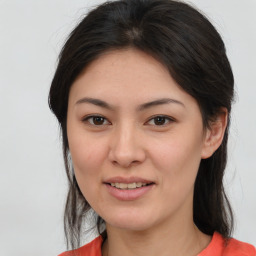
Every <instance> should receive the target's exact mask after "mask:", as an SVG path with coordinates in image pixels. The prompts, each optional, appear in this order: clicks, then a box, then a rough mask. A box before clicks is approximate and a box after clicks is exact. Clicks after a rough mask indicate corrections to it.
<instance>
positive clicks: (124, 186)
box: [108, 182, 153, 190]
mask: <svg viewBox="0 0 256 256" xmlns="http://www.w3.org/2000/svg"><path fill="white" fill-rule="evenodd" d="M108 184H109V185H111V186H112V187H115V188H118V189H121V190H127V189H129V190H132V189H136V188H141V187H146V186H149V185H152V184H153V183H144V182H133V183H119V182H115V183H108Z"/></svg>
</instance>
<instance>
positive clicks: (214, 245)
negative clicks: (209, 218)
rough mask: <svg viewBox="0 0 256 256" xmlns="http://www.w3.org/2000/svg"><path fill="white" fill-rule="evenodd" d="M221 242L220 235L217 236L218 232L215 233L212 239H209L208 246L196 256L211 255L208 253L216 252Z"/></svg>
mask: <svg viewBox="0 0 256 256" xmlns="http://www.w3.org/2000/svg"><path fill="white" fill-rule="evenodd" d="M222 240H223V238H222V236H221V234H219V233H218V232H216V231H215V232H214V233H213V236H212V239H211V241H210V243H209V244H208V246H207V247H206V248H204V249H203V250H202V251H201V252H200V253H199V254H198V255H197V256H207V255H211V254H209V253H212V252H217V250H218V248H219V244H220V242H221V241H222ZM216 255H217V254H216Z"/></svg>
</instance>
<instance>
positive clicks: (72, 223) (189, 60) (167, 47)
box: [49, 0, 234, 248]
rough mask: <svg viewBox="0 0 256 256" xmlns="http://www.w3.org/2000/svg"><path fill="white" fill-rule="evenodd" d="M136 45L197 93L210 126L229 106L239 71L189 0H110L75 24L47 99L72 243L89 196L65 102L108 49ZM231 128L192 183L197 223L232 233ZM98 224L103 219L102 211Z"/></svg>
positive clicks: (209, 230) (210, 230)
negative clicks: (77, 167) (59, 150)
mask: <svg viewBox="0 0 256 256" xmlns="http://www.w3.org/2000/svg"><path fill="white" fill-rule="evenodd" d="M127 47H134V48H137V49H139V50H141V51H143V52H146V53H147V54H150V55H151V56H153V57H154V58H156V59H157V60H158V61H160V62H161V63H163V64H164V65H165V66H166V68H167V69H168V70H169V72H170V74H171V76H172V77H173V78H174V79H175V80H176V82H177V83H178V84H179V85H180V86H181V88H183V90H184V91H186V92H187V93H188V94H190V95H191V96H193V97H194V98H195V99H196V100H197V102H198V104H199V106H200V110H201V113H202V118H203V122H204V126H205V127H207V126H208V125H209V122H210V121H211V120H212V118H214V116H216V114H218V112H219V111H220V108H222V107H225V108H226V109H227V110H228V112H229V113H230V111H231V103H232V99H233V85H234V80H233V74H232V70H231V67H230V64H229V61H228V59H227V56H226V50H225V46H224V43H223V41H222V39H221V37H220V35H219V33H218V32H217V31H216V29H215V28H214V27H213V25H212V24H211V23H210V22H209V21H208V19H207V18H206V17H205V16H204V15H203V14H201V13H200V12H199V11H197V10H196V9H195V8H193V7H191V6H190V5H188V4H186V3H183V2H180V1H172V0H119V1H112V2H106V3H104V4H102V5H100V6H98V7H97V8H95V9H93V10H92V11H90V12H89V14H88V15H87V16H86V17H85V18H84V19H83V20H82V21H81V22H80V23H79V24H78V26H77V27H76V28H75V29H74V30H73V31H72V33H71V34H70V36H69V38H68V40H67V41H66V43H65V45H64V47H63V49H62V51H61V53H60V56H59V63H58V67H57V70H56V72H55V75H54V78H53V80H52V84H51V89H50V93H49V105H50V108H51V110H52V111H53V113H54V114H55V115H56V117H57V119H58V121H59V123H60V126H61V131H62V141H63V156H64V161H65V167H66V173H67V177H68V181H69V192H68V196H67V201H66V208H65V217H64V224H65V234H66V238H67V244H70V245H71V248H75V247H78V246H79V243H80V237H81V227H82V223H83V220H84V217H85V216H86V213H87V212H88V210H90V209H91V207H90V205H89V204H88V202H87V201H86V199H85V198H84V197H83V195H82V193H81V191H80V189H79V187H78V185H77V182H76V179H75V176H74V172H73V169H72V163H71V161H70V159H69V145H68V139H67V127H66V121H67V107H68V97H69V90H70V87H71V86H72V83H73V82H74V80H75V79H76V78H77V76H78V75H79V74H80V73H81V71H82V70H83V69H84V68H85V67H86V66H87V65H88V64H89V63H91V62H92V61H94V60H95V59H96V58H98V57H100V55H101V54H103V53H104V52H106V51H109V50H114V49H122V48H127ZM228 128H229V118H228V127H227V129H226V131H225V135H224V139H223V142H222V144H221V146H220V147H219V148H218V150H217V151H216V152H215V153H214V154H213V155H212V156H211V157H210V158H208V159H203V160H201V164H200V167H199V170H198V175H197V178H196V182H195V190H194V206H193V208H194V209H193V211H194V222H195V224H196V225H197V226H198V228H199V229H200V230H201V231H202V232H204V233H205V234H208V235H212V234H213V232H214V231H218V232H219V233H221V234H222V235H223V236H224V237H228V236H230V234H231V231H232V227H233V217H232V211H231V207H230V204H229V202H228V199H227V197H226V194H225V191H224V187H223V175H224V170H225V167H226V161H227V141H228ZM96 222H97V225H98V228H100V227H101V224H104V220H102V219H101V218H100V217H98V218H97V221H96Z"/></svg>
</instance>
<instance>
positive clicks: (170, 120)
mask: <svg viewBox="0 0 256 256" xmlns="http://www.w3.org/2000/svg"><path fill="white" fill-rule="evenodd" d="M156 117H163V118H165V119H167V120H168V123H167V124H163V125H156V124H154V125H152V126H157V127H164V126H167V125H169V124H170V123H172V122H175V118H173V117H171V116H166V115H159V114H158V115H154V116H151V117H150V118H149V119H148V121H147V122H146V124H148V123H149V122H150V121H151V120H153V119H154V118H156ZM149 125H150V124H149Z"/></svg>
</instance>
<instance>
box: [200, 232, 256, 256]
mask: <svg viewBox="0 0 256 256" xmlns="http://www.w3.org/2000/svg"><path fill="white" fill-rule="evenodd" d="M213 255H214V256H256V249H255V247H254V246H253V245H251V244H248V243H244V242H241V241H238V240H236V239H234V238H230V239H228V240H227V239H225V238H223V236H222V235H221V234H219V233H217V232H215V233H214V234H213V237H212V240H211V242H210V244H209V245H208V246H207V248H205V249H204V250H203V251H202V252H201V253H200V254H199V255H198V256H213Z"/></svg>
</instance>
